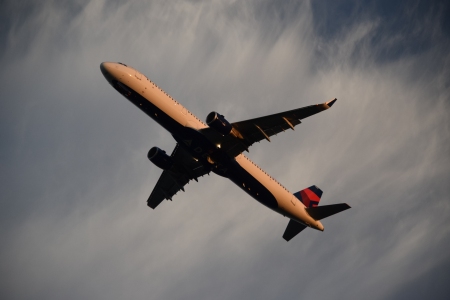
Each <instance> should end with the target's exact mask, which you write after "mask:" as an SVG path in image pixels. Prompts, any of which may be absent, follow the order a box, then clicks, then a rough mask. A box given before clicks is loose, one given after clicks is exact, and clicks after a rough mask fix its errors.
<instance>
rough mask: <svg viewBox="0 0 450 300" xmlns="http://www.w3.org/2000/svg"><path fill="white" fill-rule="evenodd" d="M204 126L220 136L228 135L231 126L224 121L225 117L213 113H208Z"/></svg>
mask: <svg viewBox="0 0 450 300" xmlns="http://www.w3.org/2000/svg"><path fill="white" fill-rule="evenodd" d="M206 124H208V126H209V127H211V128H213V129H214V130H216V131H218V132H219V133H221V134H222V135H228V134H230V132H231V130H232V129H233V126H232V125H231V124H230V123H229V122H228V121H227V120H225V117H224V116H222V115H221V114H219V113H216V112H215V111H213V112H210V113H209V115H208V116H207V117H206Z"/></svg>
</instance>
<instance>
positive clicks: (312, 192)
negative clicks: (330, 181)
mask: <svg viewBox="0 0 450 300" xmlns="http://www.w3.org/2000/svg"><path fill="white" fill-rule="evenodd" d="M322 194H323V192H322V190H321V189H319V188H318V187H317V186H315V185H312V186H310V187H309V188H306V189H304V190H301V191H300V192H297V193H294V196H295V197H297V198H298V199H299V200H300V201H302V203H303V204H304V205H305V206H306V207H316V206H317V205H319V202H320V197H322Z"/></svg>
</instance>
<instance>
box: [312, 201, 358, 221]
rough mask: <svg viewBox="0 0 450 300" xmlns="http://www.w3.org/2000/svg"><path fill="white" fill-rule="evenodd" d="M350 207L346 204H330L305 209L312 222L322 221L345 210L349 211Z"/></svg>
mask: <svg viewBox="0 0 450 300" xmlns="http://www.w3.org/2000/svg"><path fill="white" fill-rule="evenodd" d="M349 208H350V205H348V204H347V203H339V204H331V205H324V206H317V207H307V208H306V212H307V213H308V214H309V215H310V216H311V217H312V218H313V219H314V220H322V219H325V218H327V217H329V216H332V215H334V214H337V213H340V212H341V211H344V210H346V209H349Z"/></svg>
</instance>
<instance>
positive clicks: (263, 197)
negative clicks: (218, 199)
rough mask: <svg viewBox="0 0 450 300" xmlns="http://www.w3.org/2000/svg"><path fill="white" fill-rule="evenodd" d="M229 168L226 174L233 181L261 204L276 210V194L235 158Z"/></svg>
mask: <svg viewBox="0 0 450 300" xmlns="http://www.w3.org/2000/svg"><path fill="white" fill-rule="evenodd" d="M227 168H228V170H227V172H226V174H227V177H228V178H229V179H230V180H231V181H233V182H234V183H235V184H236V185H237V186H239V187H240V188H241V189H242V190H243V191H244V192H246V193H247V194H249V195H250V196H252V197H253V198H254V199H256V200H257V201H258V202H260V203H261V204H263V205H265V206H267V207H268V208H270V209H273V210H276V208H277V207H278V203H277V200H276V199H275V196H274V195H273V194H272V193H271V192H270V191H269V190H268V189H267V188H266V187H265V186H264V185H263V184H261V182H259V181H258V180H257V179H256V178H255V177H254V176H253V175H252V174H250V173H249V172H248V171H247V170H246V169H244V168H243V167H242V166H241V165H240V164H239V163H237V162H236V161H234V160H233V162H232V163H230V164H229V165H228V166H227Z"/></svg>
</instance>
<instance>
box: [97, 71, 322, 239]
mask: <svg viewBox="0 0 450 300" xmlns="http://www.w3.org/2000/svg"><path fill="white" fill-rule="evenodd" d="M101 70H102V72H103V74H104V76H105V77H106V79H107V80H108V82H109V83H110V84H111V85H112V86H114V87H115V88H116V89H117V90H118V91H119V92H120V93H122V94H123V95H124V96H125V97H126V98H127V99H128V100H130V101H131V102H132V103H134V104H135V105H136V106H137V107H139V108H140V109H142V110H143V111H144V112H145V113H146V114H147V115H149V116H150V117H152V118H153V119H154V120H155V121H156V122H158V123H159V124H160V125H161V126H163V127H164V128H165V129H167V130H168V131H169V132H170V133H171V134H172V135H173V136H174V137H175V136H176V135H177V134H179V132H180V131H181V130H182V128H192V129H194V130H199V129H202V128H207V127H208V125H206V124H205V123H204V122H202V121H201V120H200V119H198V118H197V117H196V116H195V115H193V114H192V113H191V112H189V111H188V110H187V109H186V108H185V107H183V106H182V105H181V104H180V103H178V102H177V101H176V100H175V99H173V98H172V97H170V96H169V95H168V94H167V93H166V92H164V91H163V90H162V89H160V88H159V87H158V86H157V85H156V84H155V83H153V82H152V81H150V80H149V79H148V78H147V77H145V76H144V75H142V74H141V73H139V72H138V71H136V70H135V69H133V68H131V67H128V66H126V65H123V64H120V63H112V62H104V63H102V64H101ZM131 94H133V97H130V95H131ZM131 98H132V99H131ZM177 141H178V142H180V141H179V140H178V139H177ZM233 160H234V162H236V163H233V166H231V167H230V169H232V170H233V171H232V172H230V173H229V174H228V175H227V176H226V177H228V178H229V179H230V180H232V181H233V182H234V183H235V184H236V185H238V186H239V187H240V188H241V189H242V190H244V191H245V192H246V193H248V194H249V195H251V196H252V197H253V198H255V199H256V200H258V201H259V202H261V203H262V204H264V205H266V206H268V207H269V208H271V209H273V210H274V211H276V212H278V213H280V214H282V215H283V216H286V217H288V218H290V219H293V220H296V221H297V222H300V223H302V224H305V225H306V226H309V227H311V228H314V229H317V230H321V231H323V229H324V228H323V225H322V224H321V222H320V221H316V220H314V219H313V218H312V217H311V216H310V215H309V214H308V213H307V212H306V210H305V208H306V207H305V205H304V204H303V203H302V202H301V201H300V200H298V199H297V197H295V196H294V195H293V194H292V193H291V192H289V191H288V190H287V189H286V188H284V187H283V186H282V185H281V184H280V183H278V182H277V181H276V180H275V179H273V178H272V177H271V176H270V175H268V174H267V173H266V172H264V171H263V170H262V169H261V168H260V167H258V166H257V165H256V164H254V163H253V162H252V161H251V160H250V159H248V158H247V157H246V156H245V155H243V154H239V155H237V156H236V157H235V158H233ZM261 189H264V193H262V192H260V191H261ZM269 194H270V197H267V195H269ZM268 198H270V199H268Z"/></svg>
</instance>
